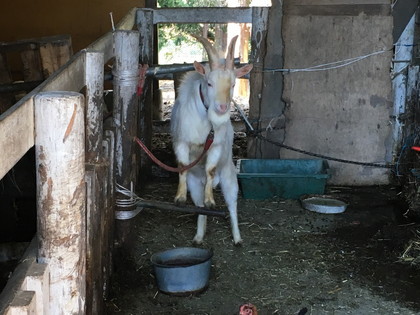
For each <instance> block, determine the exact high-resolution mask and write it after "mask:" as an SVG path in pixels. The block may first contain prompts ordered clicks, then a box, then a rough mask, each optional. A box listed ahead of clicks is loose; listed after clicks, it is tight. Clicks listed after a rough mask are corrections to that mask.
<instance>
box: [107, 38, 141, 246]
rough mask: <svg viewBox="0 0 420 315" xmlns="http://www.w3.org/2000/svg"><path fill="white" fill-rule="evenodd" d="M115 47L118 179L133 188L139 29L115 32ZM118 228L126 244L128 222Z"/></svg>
mask: <svg viewBox="0 0 420 315" xmlns="http://www.w3.org/2000/svg"><path fill="white" fill-rule="evenodd" d="M114 47H115V48H114V49H115V63H114V68H113V75H114V80H113V83H114V110H113V119H114V127H115V132H116V134H115V141H116V149H115V172H116V174H115V181H116V183H117V184H120V185H122V186H123V187H125V188H130V187H131V185H132V183H133V185H134V187H135V185H136V182H137V167H136V164H137V163H136V162H137V156H136V147H135V145H136V143H135V142H134V137H135V136H137V111H138V97H137V85H138V80H139V70H138V64H139V59H138V58H139V50H140V46H139V32H138V31H123V30H117V31H115V32H114ZM119 197H121V198H123V199H126V197H124V196H117V198H119ZM120 210H130V209H127V208H124V209H120ZM115 229H116V238H117V241H118V242H119V243H120V244H122V243H124V242H125V240H126V238H127V236H128V234H129V232H130V227H129V223H127V222H123V221H117V222H116V226H115Z"/></svg>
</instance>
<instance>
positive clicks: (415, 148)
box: [411, 147, 420, 152]
mask: <svg viewBox="0 0 420 315" xmlns="http://www.w3.org/2000/svg"><path fill="white" fill-rule="evenodd" d="M411 149H412V150H414V151H417V152H420V147H411Z"/></svg>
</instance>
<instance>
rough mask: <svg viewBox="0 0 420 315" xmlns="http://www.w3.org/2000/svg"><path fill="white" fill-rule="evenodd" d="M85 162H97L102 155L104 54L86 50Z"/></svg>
mask: <svg viewBox="0 0 420 315" xmlns="http://www.w3.org/2000/svg"><path fill="white" fill-rule="evenodd" d="M85 82H86V162H88V163H94V162H99V160H100V159H101V157H102V134H103V107H104V106H103V103H104V100H103V95H104V55H103V53H99V52H86V65H85Z"/></svg>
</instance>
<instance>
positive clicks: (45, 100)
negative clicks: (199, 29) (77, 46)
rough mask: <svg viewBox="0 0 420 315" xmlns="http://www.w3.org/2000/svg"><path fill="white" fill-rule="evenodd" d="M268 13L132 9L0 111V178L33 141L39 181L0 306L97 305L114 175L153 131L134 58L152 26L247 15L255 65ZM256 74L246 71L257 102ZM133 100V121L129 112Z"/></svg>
mask: <svg viewBox="0 0 420 315" xmlns="http://www.w3.org/2000/svg"><path fill="white" fill-rule="evenodd" d="M209 10H211V12H210V13H209V12H208V11H209ZM267 15H268V8H201V9H177V10H173V9H156V10H152V9H133V10H131V11H130V12H129V14H128V15H127V16H126V17H125V18H124V19H123V20H122V21H121V22H120V23H119V24H118V25H117V26H116V30H114V31H113V32H109V33H107V34H106V35H104V36H103V37H101V38H100V39H98V40H97V41H96V42H94V43H93V44H92V45H90V46H89V47H88V48H87V49H84V50H82V51H80V52H78V53H77V54H75V55H74V56H73V57H72V58H71V60H70V61H69V62H68V63H67V64H66V65H64V66H63V67H61V68H60V69H59V70H58V71H56V72H55V73H54V74H52V75H51V76H50V77H49V78H48V79H47V80H46V81H44V82H43V83H42V84H40V85H39V86H38V87H36V88H35V89H34V90H33V91H32V92H30V93H29V94H27V95H26V96H25V97H23V98H22V99H21V100H20V101H19V102H17V103H16V104H15V105H13V106H12V107H11V108H10V109H8V110H7V111H6V112H4V113H3V114H2V115H0V150H1V151H2V152H8V154H7V155H4V158H3V159H2V163H0V179H1V178H3V177H4V175H5V174H6V173H7V172H8V171H9V170H10V169H11V168H13V166H14V165H15V164H16V163H17V162H18V161H19V160H20V159H21V158H22V157H23V155H24V154H25V153H26V152H27V151H28V150H29V149H30V148H32V147H33V146H35V151H36V169H37V171H36V172H37V186H38V191H37V209H38V233H37V236H36V237H35V239H34V241H33V242H32V243H31V246H30V247H29V249H28V250H27V252H26V253H25V256H24V258H23V260H22V262H21V264H20V265H19V266H18V268H17V269H16V271H15V272H14V273H13V276H12V278H11V279H10V281H9V282H8V284H7V286H6V288H5V289H4V290H3V292H2V294H1V295H0V313H1V314H3V313H5V314H54V315H55V314H74V313H78V314H82V313H87V314H103V313H104V305H103V301H104V299H103V297H104V294H106V292H107V289H108V287H109V278H110V268H111V266H112V248H113V243H114V235H113V231H114V205H115V200H114V195H115V194H114V190H115V186H114V185H115V183H118V184H120V185H123V186H124V187H129V184H131V183H132V182H134V183H135V181H136V175H137V166H136V161H137V160H138V159H137V157H136V153H135V147H134V142H133V141H132V140H133V138H132V136H133V135H136V133H137V132H138V133H139V136H140V137H141V138H143V140H146V142H150V141H151V129H150V128H151V123H152V116H151V112H152V110H151V104H152V102H147V98H146V97H145V96H148V99H151V97H150V94H151V93H150V92H151V90H152V89H150V88H149V89H148V84H150V80H146V85H145V87H144V88H143V91H148V92H147V93H146V95H143V96H142V97H141V99H138V96H137V94H136V88H137V84H138V81H139V74H138V64H139V63H140V64H146V65H151V63H152V58H151V56H152V52H153V49H156V48H153V45H152V43H153V42H154V39H153V32H152V31H151V29H152V27H153V26H154V25H156V24H158V23H185V22H190V23H201V22H217V23H228V22H234V23H235V22H236V23H252V24H253V32H252V37H251V38H252V46H253V48H252V50H253V55H252V58H253V62H254V65H255V66H257V68H259V69H261V68H262V64H263V57H264V52H265V47H264V45H265V37H266V33H267V29H266V27H267V23H266V19H267ZM135 26H137V29H138V31H133V28H134V27H135ZM127 47H128V48H127ZM130 51H131V53H129V52H130ZM112 58H115V59H114V63H113V75H114V109H113V127H112V128H111V129H109V130H104V127H103V112H102V110H103V106H102V105H103V89H104V88H103V82H104V64H106V63H107V62H108V61H109V60H111V59H112ZM261 79H262V78H261V77H260V76H259V75H258V74H257V75H256V76H254V78H253V79H252V77H251V84H252V85H253V86H254V89H253V90H251V94H252V93H253V95H255V96H254V97H255V98H256V102H257V103H258V102H259V97H260V95H261V89H262V82H260V81H261ZM81 91H83V94H81V93H80V92H81ZM143 94H145V93H143ZM138 103H139V104H140V106H139V116H138V121H139V124H138V121H137V117H136V115H132V113H135V112H136V111H137V105H138ZM137 125H139V126H140V128H139V130H137ZM81 143H85V146H83V145H81ZM114 174H115V175H114ZM85 188H86V189H85ZM63 201H64V202H63ZM84 218H86V220H84Z"/></svg>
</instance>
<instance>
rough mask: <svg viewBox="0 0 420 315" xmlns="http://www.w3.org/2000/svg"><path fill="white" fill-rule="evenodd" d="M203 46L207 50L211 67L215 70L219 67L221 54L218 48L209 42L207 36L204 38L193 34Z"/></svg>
mask: <svg viewBox="0 0 420 315" xmlns="http://www.w3.org/2000/svg"><path fill="white" fill-rule="evenodd" d="M193 36H194V37H195V38H196V39H197V40H198V41H199V42H200V43H201V44H202V45H203V46H204V49H205V50H206V51H207V55H208V57H209V64H210V69H211V70H214V69H216V68H218V67H219V54H218V52H217V50H216V48H215V47H214V46H213V45H212V44H211V43H210V42H209V40H208V39H207V38H204V37H203V36H200V35H193Z"/></svg>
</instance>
